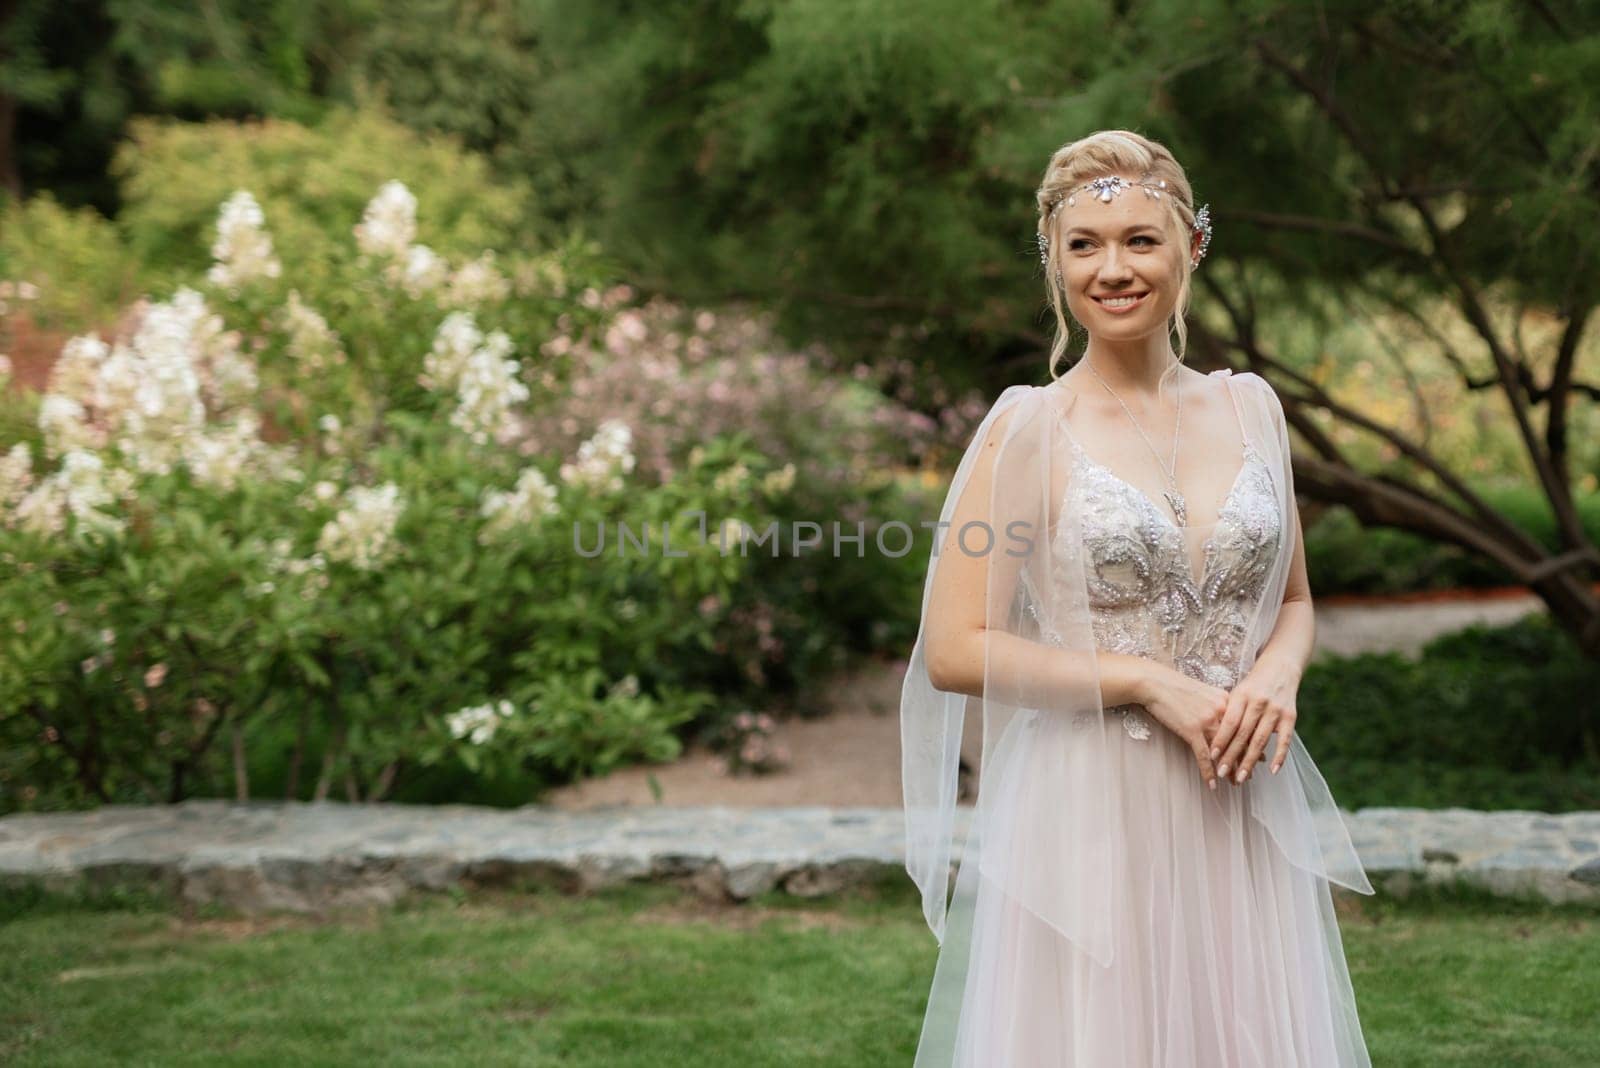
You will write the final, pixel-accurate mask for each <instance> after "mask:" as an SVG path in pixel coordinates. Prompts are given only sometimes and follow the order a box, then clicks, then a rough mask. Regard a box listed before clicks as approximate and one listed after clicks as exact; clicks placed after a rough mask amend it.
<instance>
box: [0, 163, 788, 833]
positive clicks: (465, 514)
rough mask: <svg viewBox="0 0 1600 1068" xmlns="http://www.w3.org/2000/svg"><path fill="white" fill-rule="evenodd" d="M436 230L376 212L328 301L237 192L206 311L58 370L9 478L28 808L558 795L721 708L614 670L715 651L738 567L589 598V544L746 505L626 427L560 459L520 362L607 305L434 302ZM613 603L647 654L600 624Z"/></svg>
mask: <svg viewBox="0 0 1600 1068" xmlns="http://www.w3.org/2000/svg"><path fill="white" fill-rule="evenodd" d="M413 203H414V202H413V201H411V199H410V198H409V196H408V195H407V192H406V190H404V188H403V187H398V186H395V185H392V184H391V185H387V186H385V187H384V188H383V189H382V190H381V191H380V192H379V194H378V196H377V197H376V198H375V199H374V201H373V204H372V206H371V207H369V209H368V211H367V212H366V214H365V216H364V217H363V219H362V220H361V221H360V222H359V223H358V224H356V225H355V227H354V230H355V234H354V237H355V242H354V244H355V246H356V247H355V248H353V249H352V250H351V252H350V255H349V256H348V257H347V259H346V260H345V262H344V263H343V265H342V269H341V271H340V273H339V275H338V276H337V279H338V280H337V283H336V285H335V294H334V298H333V299H329V295H328V294H317V293H306V292H301V291H300V290H299V289H298V288H296V287H295V286H294V285H293V284H292V280H293V279H295V277H296V272H295V270H294V269H293V265H292V264H291V263H289V262H285V261H284V260H281V259H280V251H279V250H278V249H277V248H276V247H275V244H274V242H273V241H272V238H271V235H270V233H269V232H268V231H267V229H266V226H265V219H264V217H263V215H262V213H261V212H260V211H259V208H258V207H257V206H255V202H254V199H253V198H252V197H251V196H250V195H249V194H248V192H244V191H241V192H238V193H235V194H234V195H232V196H230V197H229V198H228V200H227V201H226V202H225V203H224V205H223V206H222V209H221V212H220V214H219V218H218V226H217V235H216V239H215V241H214V242H213V243H212V246H211V247H212V251H213V254H214V261H213V263H212V265H211V267H210V269H209V270H208V271H207V273H206V280H205V282H204V283H202V284H201V285H200V286H199V287H198V288H191V287H187V286H185V287H180V288H179V289H178V290H177V291H176V292H175V293H174V294H173V295H172V297H171V298H170V299H168V300H165V301H151V300H145V301H142V302H141V303H140V304H139V306H137V307H136V308H135V309H133V310H132V312H131V314H130V315H129V316H128V317H127V318H128V322H129V323H130V326H129V329H128V330H127V332H126V333H124V334H123V335H121V336H117V337H113V338H101V337H99V336H96V335H92V334H86V335H82V336H79V337H75V338H73V339H71V340H70V341H69V342H68V343H67V344H66V345H65V346H64V348H63V351H62V353H61V355H60V357H59V359H58V360H57V361H56V364H55V366H54V368H53V370H52V372H51V377H50V380H49V383H48V386H47V388H46V390H45V391H44V393H43V394H42V395H41V396H40V397H39V398H38V400H37V407H36V420H35V424H34V432H33V434H32V435H31V438H30V440H26V441H21V442H16V443H14V444H12V445H11V446H10V447H9V448H8V449H7V450H6V451H5V452H4V453H0V563H3V564H4V565H5V566H6V568H7V571H8V574H10V575H12V576H14V581H8V582H7V583H6V584H5V587H4V592H3V593H0V598H3V602H0V603H3V604H4V606H5V613H4V616H5V618H6V619H7V620H9V621H11V624H10V625H9V626H8V627H6V628H5V629H4V633H3V634H0V706H3V708H4V709H5V711H4V712H3V713H0V729H3V731H4V733H5V734H6V736H7V741H8V742H10V743H15V744H14V745H13V746H10V747H8V748H10V750H11V752H12V753H13V755H12V756H11V757H10V758H9V761H8V763H7V764H6V765H5V766H0V783H3V784H4V785H5V786H6V787H7V788H8V789H7V797H6V801H7V803H8V805H10V806H16V805H19V804H22V805H26V804H28V803H29V799H28V798H26V797H24V796H22V795H21V790H22V789H23V788H32V789H34V790H35V791H37V790H38V789H39V788H41V787H44V788H46V789H47V790H49V791H51V792H52V794H53V797H54V800H55V801H57V802H60V801H76V800H88V799H98V800H112V799H124V798H126V799H144V800H158V799H162V798H168V797H179V796H183V795H185V794H186V793H188V792H190V791H192V790H195V789H200V788H203V787H205V786H207V785H211V786H213V787H215V786H216V785H217V784H218V782H219V781H225V776H226V775H227V773H228V772H230V771H231V773H232V775H233V777H234V783H235V790H236V791H237V792H239V793H241V794H242V793H245V792H246V791H247V790H248V789H249V784H248V773H249V769H250V767H251V765H252V754H251V751H250V750H251V747H252V744H253V743H259V744H270V743H272V742H273V740H276V741H280V742H283V743H284V745H285V747H286V749H287V757H286V760H287V767H286V768H285V770H284V772H283V775H284V777H285V779H286V780H287V781H285V782H282V783H275V784H274V785H275V786H281V787H282V788H284V789H285V791H286V792H287V793H290V794H291V795H293V794H297V793H298V792H300V787H301V785H302V783H301V779H302V777H303V776H302V773H301V769H302V767H303V766H305V764H306V761H307V760H308V759H310V758H313V756H314V755H315V754H318V753H320V756H321V761H320V767H319V768H318V770H317V772H316V783H315V785H314V786H313V787H312V792H313V795H314V796H325V795H326V794H327V793H328V792H329V791H330V790H331V789H332V788H333V786H334V785H335V784H336V783H343V784H344V786H345V789H346V791H347V792H348V793H350V794H352V795H354V796H381V794H382V793H383V792H384V791H386V790H388V789H390V788H391V787H392V786H393V785H394V784H395V782H396V781H397V777H398V776H399V775H400V772H401V771H402V770H403V768H404V767H405V766H406V765H407V764H408V763H409V764H412V765H416V764H421V763H427V762H437V761H441V760H447V759H453V758H457V757H459V758H461V759H462V760H463V761H464V762H466V763H467V764H468V765H470V766H482V767H488V766H490V765H491V764H492V765H493V766H495V767H497V768H499V769H500V770H502V771H504V772H507V773H515V772H517V771H521V772H523V773H526V772H529V771H532V772H533V773H534V781H535V782H536V781H537V780H538V777H539V776H541V775H546V776H550V777H556V776H564V775H571V774H581V773H584V772H590V771H596V770H603V769H604V768H606V767H609V766H611V765H614V764H616V763H619V762H622V761H626V760H631V759H652V758H653V759H664V758H667V757H670V756H671V755H672V754H673V753H674V752H676V748H677V745H678V742H677V740H676V738H675V737H674V735H673V733H672V730H673V728H674V727H676V726H677V725H679V724H681V723H682V722H684V721H685V720H687V719H690V718H692V717H693V716H694V715H696V714H697V713H699V712H700V711H702V710H703V709H704V708H705V707H706V705H707V703H708V702H707V700H706V699H705V697H704V696H703V695H702V694H701V693H698V692H695V691H692V690H690V689H688V688H687V687H684V686H681V685H675V684H674V682H673V681H672V680H671V679H670V678H654V677H651V678H649V681H648V682H647V683H646V684H645V685H642V686H641V685H640V682H639V677H638V676H635V677H634V679H633V682H632V683H631V684H629V685H627V686H622V687H620V688H619V686H618V685H617V684H616V683H615V682H613V681H611V680H615V679H621V678H622V677H623V676H624V675H626V674H627V672H626V671H623V670H620V669H621V668H622V667H623V666H625V665H626V664H628V663H629V661H630V655H629V654H630V650H629V649H628V648H627V646H626V645H620V644H619V640H621V641H625V635H624V633H623V632H624V631H625V629H626V628H627V627H629V626H645V627H648V628H649V629H650V630H651V631H652V632H653V633H655V634H656V635H658V636H660V637H663V638H664V637H666V636H667V635H670V636H671V640H673V641H680V642H682V641H687V642H695V643H699V644H702V645H708V644H710V643H711V637H710V629H711V628H710V625H709V624H706V623H704V622H701V621H700V617H699V616H698V614H696V613H695V612H694V611H693V608H692V606H693V605H695V604H696V603H698V602H699V601H700V600H701V599H702V598H704V597H707V596H712V597H727V596H728V593H729V590H730V588H731V587H732V586H733V585H734V584H735V583H736V582H737V581H738V579H739V577H740V575H741V574H742V572H743V570H744V568H745V566H746V561H745V560H744V559H743V558H741V557H740V556H738V555H726V556H724V555H721V554H717V553H715V549H714V547H712V548H711V549H710V550H709V551H706V552H701V553H695V554H691V555H690V556H689V557H688V558H658V557H654V556H650V557H638V558H624V559H620V560H616V561H612V560H606V561H605V562H604V565H603V566H597V565H596V564H595V563H594V562H593V561H590V560H588V559H585V558H583V557H581V556H579V555H578V554H576V553H574V552H573V551H572V548H571V543H570V540H569V539H570V537H571V535H570V533H569V531H571V529H572V523H574V522H579V521H581V522H584V523H587V524H589V525H591V526H592V525H596V524H599V523H602V522H617V521H623V522H629V523H630V524H631V525H632V526H634V527H639V526H642V525H643V524H644V522H645V521H646V520H650V521H656V520H658V519H660V518H662V517H666V516H670V515H673V514H675V513H676V512H678V511H680V510H682V509H684V508H687V507H691V506H692V507H697V508H701V509H704V510H706V511H707V512H708V514H719V513H720V512H722V511H725V510H729V509H732V508H733V507H734V506H735V503H736V502H737V504H738V505H739V506H741V507H746V506H748V504H749V499H748V497H746V496H736V495H735V494H733V493H732V492H731V491H730V489H729V488H728V487H726V486H724V487H718V486H716V485H714V482H715V474H716V472H715V471H713V470H706V471H703V472H701V473H700V474H699V475H697V476H695V477H686V478H682V479H678V480H675V481H674V482H672V483H662V484H654V485H650V484H643V485H641V484H638V483H636V482H635V481H634V480H633V479H632V478H631V475H632V474H633V471H634V463H633V456H632V453H631V448H630V445H631V442H630V434H629V431H628V430H627V428H626V426H624V425H622V424H620V423H615V422H612V423H607V424H604V425H602V426H599V427H596V428H594V430H593V433H592V434H591V440H590V441H589V442H588V443H587V444H586V445H582V446H580V447H578V448H576V449H574V450H573V451H572V454H571V455H570V457H568V458H565V459H564V458H563V457H562V456H561V455H559V454H554V453H542V452H538V451H536V445H535V444H533V443H532V442H531V440H530V439H529V438H528V436H527V426H528V416H527V414H526V412H525V411H524V409H525V408H526V407H527V402H528V400H529V399H530V396H531V393H532V387H530V385H529V384H528V382H527V378H528V377H529V376H528V375H527V369H526V368H525V366H524V364H523V361H522V359H520V358H519V355H518V354H519V353H526V352H529V351H530V350H532V349H533V348H534V346H533V345H531V344H530V343H529V340H530V335H531V332H532V331H533V330H535V329H536V327H537V324H538V323H539V322H540V321H541V318H542V319H543V320H545V321H547V323H548V320H551V319H553V318H554V316H555V315H556V314H558V313H559V314H562V315H564V316H565V317H566V319H567V321H568V322H576V321H578V320H580V319H581V318H582V317H584V316H593V317H594V318H596V319H597V320H598V319H599V317H600V316H601V315H602V314H603V311H602V304H603V302H601V301H591V302H589V303H588V304H587V305H586V304H585V303H583V298H582V297H581V296H577V295H572V296H569V291H568V289H567V284H568V283H567V281H566V279H567V278H568V277H569V276H568V273H567V271H568V268H569V267H571V266H573V264H572V263H570V262H566V261H564V260H563V259H562V258H561V255H560V254H559V253H558V254H556V255H553V256H550V257H548V258H546V259H543V260H538V259H522V260H511V261H508V262H507V263H506V265H505V267H504V272H503V273H502V265H501V263H500V262H499V261H497V260H496V259H495V258H494V257H493V256H491V255H488V254H484V255H479V256H476V257H473V258H471V259H467V260H464V261H458V262H450V261H447V260H445V259H444V258H442V257H436V258H435V259H434V260H433V261H432V262H433V266H432V267H430V268H429V269H428V270H427V271H424V272H420V273H419V272H416V271H412V270H410V266H411V265H415V264H416V263H417V262H418V261H419V257H418V256H417V255H415V250H416V248H417V246H416V245H415V244H413V243H411V236H412V235H413V234H414V232H415V231H414V220H413V219H412V218H411V217H410V211H411V210H412V205H413ZM490 272H494V277H495V278H497V279H498V281H495V280H492V279H491V277H490ZM586 291H587V292H591V293H593V292H596V291H594V290H593V289H589V290H586ZM579 292H580V293H582V292H585V290H580V291H579ZM339 294H344V300H343V301H342V302H341V301H340V300H338V299H337V296H338V295H339ZM513 300H515V301H516V302H517V303H518V308H517V311H516V313H515V314H512V313H509V312H505V313H502V312H503V309H504V307H505V306H507V305H509V304H510V303H511V302H512V301H513ZM324 308H332V309H335V310H334V311H332V312H330V313H327V314H325V313H324V310H323V309H324ZM429 323H432V324H433V326H432V327H431V328H429V327H428V325H427V324H429ZM489 323H498V324H499V325H498V326H495V327H493V328H489V326H488V324H489ZM543 363H544V367H543V370H544V372H545V374H546V375H547V376H550V379H552V380H554V381H557V382H559V381H560V379H561V377H563V372H562V370H561V368H560V367H559V366H557V365H558V364H559V361H557V360H553V359H546V360H545V361H543ZM542 388H550V387H542ZM545 399H546V401H547V403H553V401H552V400H551V399H550V398H548V397H547V398H545ZM737 455H738V456H739V457H740V459H741V461H742V462H747V463H752V464H756V465H760V464H762V463H763V462H764V461H763V460H762V459H761V458H760V457H757V456H754V455H749V454H745V453H738V454H737ZM679 533H680V536H681V535H683V534H685V533H686V532H685V531H680V532H679ZM684 540H685V541H686V540H687V539H686V538H685V539H684ZM612 592H617V593H622V594H630V593H631V594H632V600H631V603H632V605H633V606H634V609H633V613H632V614H633V616H634V618H633V619H632V620H631V621H630V622H628V623H624V622H623V621H622V620H621V619H611V618H607V615H606V613H605V612H604V611H602V609H604V608H605V607H607V606H608V603H609V599H610V594H611V593H612ZM642 604H647V605H648V606H649V607H648V610H642V609H640V608H639V606H640V605H642ZM674 623H675V627H674V626H672V624H674ZM664 659H670V656H664ZM484 707H489V708H492V709H493V710H494V711H495V717H494V719H493V720H483V719H480V720H479V721H473V722H474V726H473V727H472V728H471V729H468V730H466V731H463V730H462V729H461V724H462V723H463V722H464V720H463V715H462V713H461V711H460V710H461V709H468V710H472V709H482V708H484ZM475 714H476V713H475ZM467 719H468V720H470V719H471V717H470V716H469V717H467ZM263 739H265V740H267V742H262V741H261V740H263ZM219 740H225V741H227V742H229V743H230V744H229V745H227V746H221V745H218V744H217V743H218V742H219ZM225 749H226V750H228V752H227V753H226V755H225V754H224V750H225ZM491 751H492V754H493V759H492V760H491V759H489V757H488V756H486V754H489V753H490V752H491ZM229 758H231V759H229ZM254 763H255V764H256V766H261V761H259V760H255V761H254ZM304 778H309V774H307V775H305V776H304Z"/></svg>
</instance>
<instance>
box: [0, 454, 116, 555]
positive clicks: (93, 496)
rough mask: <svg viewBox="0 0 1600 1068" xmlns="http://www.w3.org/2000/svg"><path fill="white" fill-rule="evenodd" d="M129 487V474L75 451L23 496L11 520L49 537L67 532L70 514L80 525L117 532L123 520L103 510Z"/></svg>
mask: <svg viewBox="0 0 1600 1068" xmlns="http://www.w3.org/2000/svg"><path fill="white" fill-rule="evenodd" d="M131 488H132V487H131V478H130V476H129V475H128V472H126V471H116V470H113V471H110V472H108V471H107V470H106V467H105V463H104V461H102V460H101V459H100V457H99V456H98V455H97V454H95V453H92V452H88V451H85V450H81V449H80V450H74V451H72V452H69V453H67V454H66V455H65V456H64V457H62V461H61V467H60V469H59V470H57V471H56V472H55V473H54V474H52V475H50V476H49V477H47V478H45V479H43V480H42V481H40V482H39V484H38V485H37V486H35V487H34V488H33V489H32V490H31V491H29V492H28V493H27V494H25V495H24V496H23V497H22V499H21V500H20V501H19V502H18V504H17V506H16V509H15V510H14V512H13V513H12V516H13V521H14V522H15V523H16V525H17V526H18V527H19V528H21V529H22V530H25V531H28V532H30V533H33V534H37V535H40V536H44V537H49V536H53V535H57V534H60V533H62V531H64V530H65V529H66V519H67V516H68V515H70V516H72V517H73V518H74V519H76V520H77V521H78V522H79V524H80V525H82V526H85V527H89V528H93V529H98V530H104V531H107V532H110V533H117V532H120V531H121V530H122V529H123V526H124V521H123V519H122V518H121V517H119V516H116V515H111V514H108V513H107V512H105V511H103V509H104V508H106V507H108V506H114V505H115V504H116V502H117V498H118V497H119V496H122V495H125V494H126V493H127V492H128V491H129V490H130V489H131Z"/></svg>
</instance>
